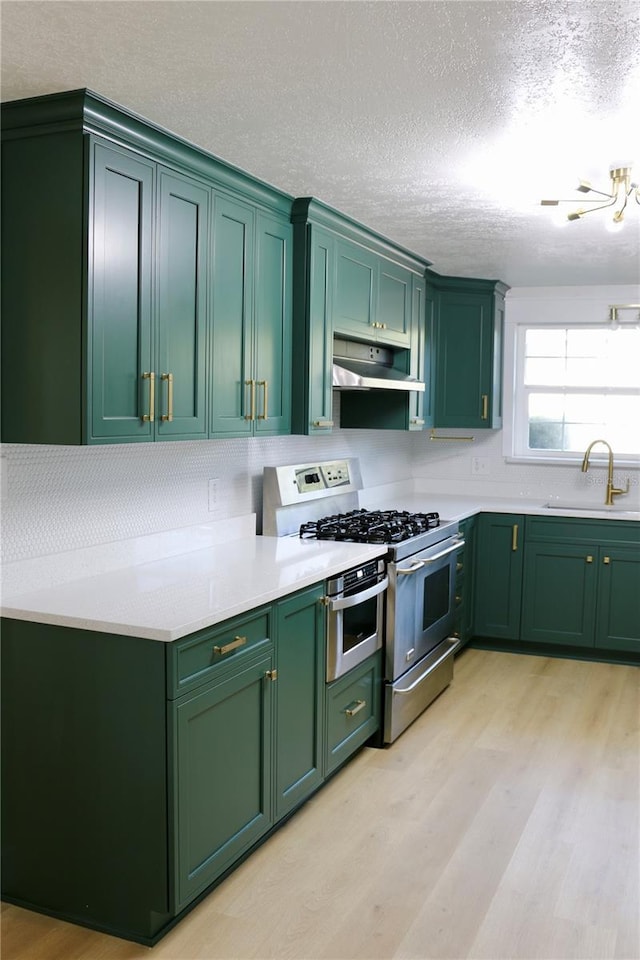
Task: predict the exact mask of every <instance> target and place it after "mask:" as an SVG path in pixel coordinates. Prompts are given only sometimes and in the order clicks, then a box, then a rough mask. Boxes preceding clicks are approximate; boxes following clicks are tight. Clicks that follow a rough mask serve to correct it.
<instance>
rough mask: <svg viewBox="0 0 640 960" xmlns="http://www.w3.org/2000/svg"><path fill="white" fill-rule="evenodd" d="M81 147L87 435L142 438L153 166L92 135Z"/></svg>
mask: <svg viewBox="0 0 640 960" xmlns="http://www.w3.org/2000/svg"><path fill="white" fill-rule="evenodd" d="M89 152H90V188H89V191H90V192H89V202H90V208H89V209H90V217H89V222H90V227H89V230H90V233H89V244H88V246H89V265H88V281H89V290H88V303H87V332H88V341H89V343H88V351H89V358H88V361H89V371H90V375H89V382H88V391H87V393H88V396H87V398H86V404H87V414H88V416H89V417H90V428H89V431H88V437H87V439H88V440H90V441H91V440H98V439H102V440H114V441H119V440H132V439H139V440H150V439H152V437H153V435H154V432H155V396H156V387H157V384H156V382H155V380H156V373H155V370H156V364H155V362H154V351H153V342H154V340H153V335H152V326H153V322H152V321H153V245H154V243H153V241H154V237H153V225H154V209H153V208H154V197H155V181H156V165H155V164H154V163H152V162H151V161H146V160H144V159H143V158H138V157H135V156H132V155H131V154H130V153H129V152H127V151H124V150H118V149H116V148H114V147H111V146H107V145H106V144H104V143H102V142H100V141H97V142H96V141H95V140H92V141H91V142H90V145H89ZM78 321H79V318H76V323H78Z"/></svg>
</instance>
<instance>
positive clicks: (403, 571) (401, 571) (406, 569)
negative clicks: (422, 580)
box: [396, 560, 426, 577]
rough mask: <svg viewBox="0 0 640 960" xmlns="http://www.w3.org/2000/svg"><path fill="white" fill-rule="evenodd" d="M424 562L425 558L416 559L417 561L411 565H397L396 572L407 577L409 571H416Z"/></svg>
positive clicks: (420, 568)
mask: <svg viewBox="0 0 640 960" xmlns="http://www.w3.org/2000/svg"><path fill="white" fill-rule="evenodd" d="M425 563H426V561H425V560H418V562H417V563H414V565H413V566H412V567H404V568H403V567H398V568H397V569H396V573H397V574H398V576H403V577H408V576H409V574H411V573H417V572H418V570H422V568H423V567H424V565H425Z"/></svg>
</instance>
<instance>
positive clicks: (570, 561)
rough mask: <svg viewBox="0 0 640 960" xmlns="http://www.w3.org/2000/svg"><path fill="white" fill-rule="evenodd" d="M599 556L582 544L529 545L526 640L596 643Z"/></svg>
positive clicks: (523, 635) (524, 604)
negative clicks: (594, 625)
mask: <svg viewBox="0 0 640 960" xmlns="http://www.w3.org/2000/svg"><path fill="white" fill-rule="evenodd" d="M596 559H597V554H596V555H595V556H594V553H593V552H591V553H589V552H588V548H587V547H585V545H583V544H572V543H568V544H563V543H528V544H527V545H526V547H525V556H524V592H523V601H522V631H521V638H522V640H532V641H536V642H538V643H559V644H568V645H570V646H579V647H588V646H593V644H594V631H593V624H594V614H595V608H596V591H595V587H596V574H597V565H596V562H595V561H596Z"/></svg>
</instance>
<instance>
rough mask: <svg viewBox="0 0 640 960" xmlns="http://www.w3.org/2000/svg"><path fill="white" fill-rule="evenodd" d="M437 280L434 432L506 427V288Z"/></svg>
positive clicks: (470, 281) (455, 279)
mask: <svg viewBox="0 0 640 960" xmlns="http://www.w3.org/2000/svg"><path fill="white" fill-rule="evenodd" d="M432 276H433V281H434V285H435V287H436V288H437V291H438V296H437V307H436V320H435V348H434V349H435V367H434V391H433V396H434V426H435V427H445V428H452V427H458V428H464V429H469V428H472V429H476V430H477V429H487V428H493V429H495V428H498V427H500V426H501V425H502V333H503V325H504V294H505V292H506V290H507V289H508V288H507V287H506V286H505V284H503V283H500V282H499V281H492V280H475V279H465V278H459V277H440V278H436V277H435V275H432Z"/></svg>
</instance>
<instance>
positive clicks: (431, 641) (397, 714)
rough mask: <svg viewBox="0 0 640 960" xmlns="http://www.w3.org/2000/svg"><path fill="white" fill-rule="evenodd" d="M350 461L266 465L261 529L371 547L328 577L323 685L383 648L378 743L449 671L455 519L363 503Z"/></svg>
mask: <svg viewBox="0 0 640 960" xmlns="http://www.w3.org/2000/svg"><path fill="white" fill-rule="evenodd" d="M361 489H362V482H361V477H360V470H359V464H358V461H357V460H355V459H348V460H341V461H337V462H335V461H332V462H330V463H315V464H299V465H293V466H287V467H265V470H264V488H263V496H264V501H263V533H265V534H267V535H272V536H300V537H302V538H304V539H307V540H336V541H343V542H351V543H354V542H356V543H371V544H376V545H379V546H380V548H381V553H382V554H383V556H382V557H381V559H379V560H374V561H371V562H368V563H365V564H363V565H362V566H359V567H355V568H353V569H351V570H347V571H346V572H344V573H342V574H341V575H340V576H338V577H335V578H334V579H331V580H328V581H327V593H326V596H325V598H324V603H325V605H326V608H327V677H326V678H327V682H331V681H332V680H335V679H336V678H337V677H339V676H342V675H343V674H344V673H346V672H348V671H349V670H351V669H352V668H353V667H354V666H356V665H357V664H358V663H361V662H362V661H363V660H365V659H367V658H368V657H369V656H371V654H372V653H374V652H375V651H376V650H378V649H380V648H381V647H383V648H384V663H385V671H384V692H383V694H384V695H383V703H384V724H383V738H384V742H385V743H392V742H393V741H394V740H395V739H396V738H397V737H398V736H399V735H400V734H401V733H402V732H403V730H405V729H406V728H407V726H409V724H410V723H412V722H413V720H415V719H416V717H417V716H419V714H420V713H422V711H423V710H424V709H425V708H426V707H427V706H428V705H429V704H430V703H431V702H432V700H434V699H435V697H437V696H438V694H439V693H441V692H442V690H444V689H445V687H446V686H447V685H448V684H449V683H450V682H451V679H452V677H453V654H454V651H455V649H456V646H457V640H455V639H454V638H453V637H452V636H451V634H452V632H453V621H454V609H455V596H454V588H455V579H456V562H457V560H456V558H457V554H458V551H459V550H460V549H461V548H462V547H463V546H464V541H463V540H462V538H461V537H460V535H459V532H458V525H457V523H447V522H442V521H441V520H440V517H439V516H438V514H437V513H433V512H431V513H411V512H408V511H404V510H365V509H362V508H361V507H360V506H359V491H360V490H361Z"/></svg>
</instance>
